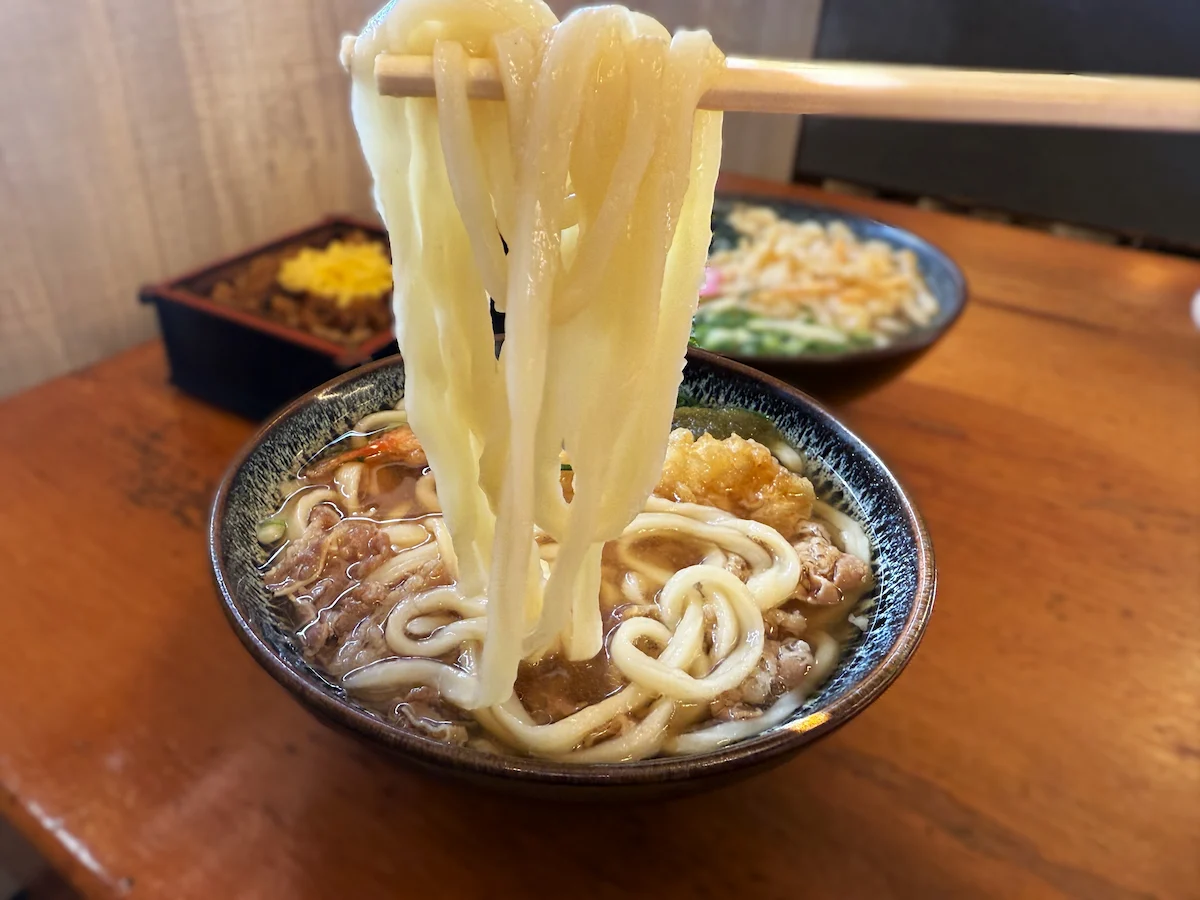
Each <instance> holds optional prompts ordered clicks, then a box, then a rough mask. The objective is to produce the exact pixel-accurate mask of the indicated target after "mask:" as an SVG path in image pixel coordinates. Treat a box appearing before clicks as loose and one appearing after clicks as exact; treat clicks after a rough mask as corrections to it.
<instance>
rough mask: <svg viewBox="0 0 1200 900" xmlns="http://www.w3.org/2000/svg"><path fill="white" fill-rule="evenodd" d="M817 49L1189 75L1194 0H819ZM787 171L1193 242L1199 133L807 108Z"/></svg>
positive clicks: (1196, 60) (821, 54) (1194, 58)
mask: <svg viewBox="0 0 1200 900" xmlns="http://www.w3.org/2000/svg"><path fill="white" fill-rule="evenodd" d="M816 56H817V57H818V58H822V59H846V60H868V61H874V62H895V63H913V64H926V65H945V66H964V67H975V68H997V69H1045V70H1054V71H1065V72H1119V73H1125V74H1139V75H1170V76H1186V77H1200V0H1137V2H1131V0H889V2H886V3H884V2H879V0H825V4H824V10H823V13H822V21H821V29H820V33H819V34H818V38H817V47H816ZM796 175H797V177H798V178H814V177H816V178H829V177H832V178H840V179H844V180H847V181H853V182H857V183H860V184H866V185H871V186H874V187H878V188H883V189H887V190H893V191H899V192H905V193H912V194H922V195H929V196H934V197H942V198H946V199H951V200H959V201H965V202H970V203H975V204H978V205H981V206H988V207H994V208H996V209H1002V210H1008V211H1011V212H1014V213H1020V214H1026V215H1032V216H1040V217H1046V218H1053V219H1059V220H1063V221H1068V222H1075V223H1079V224H1084V225H1092V226H1096V227H1101V228H1108V229H1113V230H1117V231H1122V232H1127V233H1133V234H1144V235H1149V236H1153V237H1157V238H1161V239H1165V240H1169V241H1178V242H1183V243H1188V244H1197V245H1200V135H1178V134H1165V133H1134V132H1118V131H1100V130H1093V129H1068V128H1042V127H1038V128H1029V127H1016V126H978V125H933V124H924V123H911V122H883V121H867V120H850V119H837V118H830V117H810V118H808V119H807V120H806V121H805V124H804V130H803V132H802V136H801V143H800V149H799V152H798V155H797V164H796Z"/></svg>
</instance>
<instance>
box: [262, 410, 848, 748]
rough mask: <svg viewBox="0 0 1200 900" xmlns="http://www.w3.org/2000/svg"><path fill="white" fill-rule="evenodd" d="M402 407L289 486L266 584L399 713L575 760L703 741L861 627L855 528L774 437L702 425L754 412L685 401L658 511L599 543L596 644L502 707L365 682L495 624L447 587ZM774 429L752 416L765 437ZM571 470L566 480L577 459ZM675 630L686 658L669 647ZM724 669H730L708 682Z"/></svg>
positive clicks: (774, 696)
mask: <svg viewBox="0 0 1200 900" xmlns="http://www.w3.org/2000/svg"><path fill="white" fill-rule="evenodd" d="M406 422H407V414H406V413H405V412H404V411H403V410H397V411H387V412H381V413H377V414H375V415H373V416H370V417H368V418H367V419H365V420H363V422H360V423H359V424H358V425H357V426H356V427H355V429H354V430H353V431H351V432H349V433H348V434H346V435H343V436H342V437H341V438H339V439H338V440H337V441H335V442H333V443H332V444H331V445H329V447H327V448H326V450H324V451H322V453H321V454H320V455H319V457H318V458H317V459H316V460H314V461H313V462H311V463H309V464H308V465H306V466H305V467H304V468H303V469H301V471H300V472H299V473H298V477H297V478H296V479H295V480H293V481H289V482H286V483H285V484H284V485H282V490H283V492H284V495H285V500H284V503H283V505H282V506H281V508H280V509H279V511H278V512H277V513H276V514H275V515H273V516H272V517H271V518H269V519H268V520H267V521H266V522H264V523H263V525H262V526H261V529H260V531H261V539H262V540H263V542H264V543H266V544H269V545H271V546H273V547H274V548H275V552H274V554H273V555H272V558H271V561H270V563H269V565H268V568H267V571H266V575H265V580H266V583H267V585H268V587H269V588H270V589H271V590H272V591H273V592H274V593H275V594H276V595H277V596H279V597H280V598H283V599H285V600H286V602H287V603H288V606H289V611H290V614H291V615H292V617H293V621H294V623H295V626H296V632H297V636H298V639H299V642H300V644H301V647H302V648H303V650H304V653H305V655H306V656H308V657H309V658H310V659H311V660H312V661H313V662H314V663H315V664H316V665H317V666H318V667H319V668H321V669H322V670H324V671H325V672H326V673H328V674H329V675H330V676H332V677H333V678H335V679H337V680H340V681H342V683H344V684H346V685H347V686H348V687H349V688H350V689H351V690H352V691H354V692H355V694H356V696H357V697H358V698H359V699H360V700H361V701H362V702H363V703H364V704H365V705H367V706H368V707H370V708H371V709H373V710H374V711H375V712H376V713H378V714H379V715H380V716H381V717H383V718H385V719H387V720H389V721H392V722H395V723H397V724H400V725H402V726H403V727H406V728H408V729H410V730H413V731H415V732H417V733H421V734H425V735H427V736H429V737H432V738H435V739H437V740H442V741H447V742H451V743H456V744H467V745H470V746H474V747H477V748H480V749H483V750H487V751H492V752H495V751H507V752H513V753H522V754H533V755H542V756H550V757H555V758H565V759H575V760H578V761H588V760H600V761H619V760H624V759H635V758H639V757H642V756H646V755H651V754H652V753H657V752H668V753H688V752H701V751H703V750H706V749H712V748H714V747H718V746H721V745H723V744H725V743H728V742H730V741H733V740H738V739H740V738H742V737H747V736H749V735H752V734H756V733H758V732H759V731H762V730H764V729H765V728H768V727H771V726H772V725H774V724H778V723H779V722H780V721H782V720H783V719H785V718H786V717H787V716H788V715H790V714H791V713H792V712H793V711H794V710H795V709H796V708H798V707H799V706H800V705H801V703H802V702H803V700H804V698H805V697H806V696H808V695H809V694H811V693H812V692H813V691H814V690H815V689H816V688H817V687H819V686H820V684H821V683H822V682H823V681H824V680H825V679H826V678H827V677H828V676H829V674H830V673H831V672H832V670H833V668H834V666H835V665H836V662H837V660H838V658H839V656H840V654H841V650H842V647H843V646H844V645H845V644H846V643H847V642H848V641H849V640H851V639H852V638H853V637H854V635H856V634H857V629H856V627H855V624H854V623H856V622H857V623H858V627H859V628H861V627H863V626H864V625H865V618H864V617H861V616H860V615H856V613H861V610H860V605H861V601H862V598H863V596H864V594H865V593H866V590H867V588H868V587H869V586H870V584H871V579H872V576H871V573H870V570H869V567H868V565H867V564H866V562H865V558H866V557H867V556H868V555H869V552H868V551H867V550H864V549H863V548H864V547H866V538H865V535H863V534H862V532H861V530H859V529H858V528H857V526H856V525H854V523H853V522H852V521H850V520H848V519H846V518H845V517H843V516H840V515H839V514H837V513H835V512H833V511H832V510H831V509H829V508H828V507H826V506H825V505H824V504H822V503H820V501H817V500H815V498H814V496H813V492H812V488H811V485H810V484H809V482H808V481H807V479H805V478H804V477H803V476H801V475H799V474H797V473H794V472H792V471H790V470H789V469H788V468H787V467H785V466H784V465H782V464H781V463H780V461H779V460H778V459H776V457H775V456H773V455H772V454H771V452H770V451H768V450H767V448H766V447H765V446H764V445H763V444H761V443H759V442H758V441H755V440H746V439H742V438H741V437H740V436H738V435H737V433H736V432H731V433H728V434H726V435H725V436H724V437H723V438H721V439H718V438H716V437H713V436H712V434H710V433H709V431H708V429H709V428H711V429H712V430H715V431H716V432H717V433H718V434H721V433H722V432H723V431H726V430H727V429H726V428H725V427H724V426H727V425H728V424H729V423H730V422H734V423H740V424H741V425H742V426H743V427H751V428H753V427H754V426H755V424H756V417H754V414H751V413H746V412H745V411H741V410H703V409H681V410H679V411H678V414H677V416H676V423H677V424H681V425H685V426H686V427H680V428H677V429H676V430H675V431H674V432H672V434H671V437H670V440H669V445H668V451H667V457H666V463H665V465H664V469H663V473H662V475H661V478H660V481H659V483H658V484H657V485H656V486H655V489H654V492H653V495H652V496H651V498H650V499H649V500H648V501H647V503H646V511H645V512H644V513H643V514H641V515H639V516H637V517H635V518H634V520H633V521H632V522H631V523H630V524H629V526H627V527H626V528H625V529H624V531H623V532H622V534H621V535H620V536H619V537H617V538H616V539H614V540H612V541H609V542H607V543H606V544H605V545H604V547H603V550H602V554H601V575H600V583H599V589H598V598H599V608H600V613H601V617H602V631H603V642H602V648H601V650H600V652H598V653H597V654H596V655H595V656H593V657H591V658H589V659H584V660H577V661H572V660H570V659H568V658H566V656H565V654H563V653H562V652H561V650H558V651H555V652H551V653H548V654H546V655H545V656H543V657H541V658H536V659H533V658H530V659H526V660H524V661H522V663H521V665H520V667H519V669H518V673H517V677H516V680H515V684H514V690H513V700H512V701H510V702H509V703H508V704H505V705H504V706H502V707H501V708H500V709H498V710H477V711H475V712H470V711H467V710H465V709H462V708H460V707H458V706H456V705H455V704H453V703H452V702H448V701H447V700H446V699H445V698H444V697H443V696H442V695H441V694H440V692H439V691H438V689H437V687H436V684H426V685H401V686H398V687H396V686H389V685H387V684H380V685H372V684H370V683H369V682H368V683H367V684H365V685H362V684H358V685H356V683H355V678H354V676H355V674H356V673H362V672H370V671H371V667H372V666H373V665H375V664H378V663H381V662H384V661H386V660H389V659H396V658H399V657H409V658H414V655H415V656H417V657H420V658H425V659H429V660H436V661H438V662H439V663H441V664H444V665H464V664H466V665H469V664H470V661H469V657H470V656H471V654H472V650H471V646H470V645H471V644H472V643H473V642H475V641H478V640H479V639H480V637H481V634H482V628H481V623H480V622H479V621H478V618H479V614H480V613H481V612H482V610H481V609H479V608H477V607H472V606H471V605H470V604H469V603H463V602H462V600H461V598H457V599H456V595H454V594H453V593H451V592H452V591H453V587H454V585H455V582H456V577H457V561H456V559H455V557H454V553H453V548H452V544H451V543H450V540H449V535H448V529H447V528H446V525H445V521H444V519H443V517H442V515H441V512H440V505H439V503H438V499H437V489H436V484H434V483H433V479H432V476H431V473H430V472H429V470H428V466H427V459H426V457H425V455H424V453H423V448H422V447H421V445H420V443H419V441H418V440H417V439H416V437H415V436H414V435H413V433H412V431H411V430H410V429H409V427H408V426H407V424H406ZM380 428H383V429H385V430H377V429H380ZM689 429H690V430H689ZM695 432H698V433H699V435H700V436H699V437H698V438H697V437H696V436H695V434H694V433H695ZM771 434H772V432H768V431H765V429H764V428H763V426H762V425H761V424H760V425H759V435H760V437H764V438H766V437H768V436H770V435H771ZM774 434H777V433H774ZM783 446H786V445H783ZM788 449H791V448H788ZM792 454H795V451H794V450H792ZM780 456H783V457H785V458H786V457H787V456H788V454H787V453H786V452H785V453H781V454H780ZM560 473H561V485H562V488H563V490H564V493H565V494H569V493H570V488H571V482H572V480H573V479H572V475H573V471H572V469H571V467H570V464H569V460H564V462H562V463H561V464H560ZM693 501H702V503H700V502H693ZM536 546H537V551H538V557H539V565H540V567H541V568H542V569H543V575H544V574H545V572H546V571H548V569H549V567H550V566H552V565H553V564H554V562H555V559H556V557H557V555H558V553H559V550H560V547H559V545H558V543H557V542H556V541H555V540H554V539H553V538H552V537H551V536H550V535H549V534H547V533H545V532H542V531H540V530H539V531H538V533H537V535H536ZM847 550H857V551H858V553H859V554H860V555H854V554H853V553H850V552H846V551H847ZM694 567H704V568H708V567H713V568H717V569H719V570H720V571H721V573H722V575H721V576H720V577H719V578H718V579H715V580H714V579H713V578H712V576H711V573H710V574H708V575H707V577H705V579H704V580H703V581H702V582H701V583H699V584H696V585H687V584H686V581H687V579H686V577H685V578H684V579H683V580H682V581H681V579H680V577H679V576H680V573H687V572H689V571H691V572H696V571H699V570H698V569H696V568H694ZM722 579H723V580H722ZM733 583H737V584H742V585H744V584H749V583H755V593H754V597H755V603H754V604H748V605H747V606H746V608H741V609H739V608H738V606H737V602H736V600H733V597H734V596H736V595H737V594H738V593H739V591H738V589H737V588H736V587H734V588H732V589H731V588H730V585H731V584H733ZM668 585H671V587H668ZM681 585H682V591H681ZM689 590H693V591H694V593H693V595H692V596H691V597H688V596H687V594H688V592H689ZM681 594H682V596H683V597H684V599H683V601H682V602H681V600H680V597H681ZM739 616H741V617H744V618H745V619H747V620H749V621H748V622H746V624H745V625H744V627H742V626H739V624H738V623H737V622H736V621H735V620H736V619H737V618H738V617H739ZM681 631H683V632H686V635H685V637H686V639H687V640H688V641H689V642H691V643H692V644H693V646H692V649H691V650H690V651H688V652H690V654H691V655H690V658H689V659H686V660H683V659H681V658H680V659H675V660H673V661H672V660H666V661H665V662H664V661H663V657H664V655H665V654H666V653H667V651H668V650H669V649H671V648H672V642H678V641H679V635H680V633H681ZM464 657H466V658H467V659H464ZM660 662H662V663H663V664H659V663H660ZM731 667H736V673H734V675H733V677H727V678H726V679H725V683H722V684H705V681H706V680H707V679H711V678H713V677H714V675H715V674H720V673H723V672H724V671H725V669H727V668H731ZM647 673H649V674H647ZM676 673H677V674H676ZM348 676H349V677H348ZM680 676H682V677H680ZM660 682H663V683H664V684H665V685H666V686H662V685H660V684H659V683H660ZM656 685H658V687H657V688H656V687H655V686H656ZM664 690H665V691H670V692H674V693H678V694H680V697H679V698H678V699H672V698H670V697H664V696H663V695H661V694H660V693H658V691H664ZM506 714H507V716H506ZM510 722H515V728H514V725H513V724H510ZM522 727H523V729H524V730H522ZM554 729H558V731H559V732H560V734H554V733H553V730H554ZM514 730H515V733H514ZM539 732H541V733H546V732H550V734H549V735H548V736H549V737H550V738H552V740H543V738H542V734H539ZM561 732H566V733H567V736H566V737H565V738H564V737H563V736H562V734H561ZM647 735H651V736H652V738H653V739H647ZM564 743H569V746H568V748H567V749H566V750H565V751H564V750H563V749H562V746H563V744H564Z"/></svg>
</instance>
